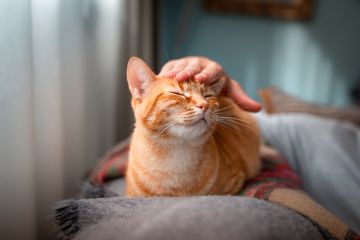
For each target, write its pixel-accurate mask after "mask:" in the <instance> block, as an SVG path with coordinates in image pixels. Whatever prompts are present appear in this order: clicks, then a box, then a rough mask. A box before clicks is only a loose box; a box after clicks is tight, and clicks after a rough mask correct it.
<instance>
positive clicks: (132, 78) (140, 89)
mask: <svg viewBox="0 0 360 240" xmlns="http://www.w3.org/2000/svg"><path fill="white" fill-rule="evenodd" d="M126 75H127V80H128V84H129V89H130V92H131V94H132V95H133V97H134V98H136V99H141V98H142V96H143V94H144V91H145V89H146V88H147V87H148V86H149V84H150V83H151V82H153V81H154V80H155V78H156V76H155V74H154V73H153V71H151V69H150V67H149V66H148V65H147V64H146V63H145V62H144V61H143V60H141V59H140V58H137V57H131V58H130V60H129V62H128V65H127V72H126Z"/></svg>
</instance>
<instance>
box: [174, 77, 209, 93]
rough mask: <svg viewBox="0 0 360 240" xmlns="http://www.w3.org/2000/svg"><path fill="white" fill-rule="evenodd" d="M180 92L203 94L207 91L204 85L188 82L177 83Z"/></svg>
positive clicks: (192, 81)
mask: <svg viewBox="0 0 360 240" xmlns="http://www.w3.org/2000/svg"><path fill="white" fill-rule="evenodd" d="M178 85H179V87H180V89H181V90H183V91H186V92H203V91H205V90H206V89H207V87H206V86H205V84H203V83H199V82H197V81H195V80H189V81H184V82H178Z"/></svg>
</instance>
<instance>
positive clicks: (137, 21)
mask: <svg viewBox="0 0 360 240" xmlns="http://www.w3.org/2000/svg"><path fill="white" fill-rule="evenodd" d="M152 4H153V3H152V1H141V0H135V1H134V0H131V1H130V0H128V1H126V0H101V1H99V0H2V1H0V29H1V31H0V53H1V57H0V109H1V111H0V160H1V162H0V184H1V185H0V186H1V198H0V208H1V213H2V214H1V215H2V216H1V217H2V219H1V220H0V230H1V231H0V232H1V233H2V238H4V239H29V240H31V239H50V238H51V236H52V235H51V234H52V232H51V228H50V227H49V224H50V222H51V218H50V217H49V216H50V211H49V209H50V206H51V204H53V203H54V201H56V200H59V199H63V198H66V197H74V196H76V194H77V193H78V192H79V190H80V185H81V180H82V177H83V176H84V175H85V173H86V171H87V170H88V169H89V168H90V167H91V166H92V165H93V164H94V163H95V162H96V160H97V159H98V158H99V157H101V156H102V155H103V154H104V153H105V151H106V150H107V149H108V148H110V147H111V146H112V145H114V144H115V143H116V142H117V141H119V140H120V139H122V138H124V137H126V136H127V135H128V134H129V133H130V131H131V127H132V126H131V123H132V114H131V110H130V104H129V94H128V92H129V91H128V88H127V83H126V72H125V70H126V63H127V60H128V58H129V56H131V55H137V56H140V57H143V58H145V59H146V60H147V61H148V62H149V63H150V64H153V63H154V61H153V59H154V54H153V52H154V51H153V48H152V46H153V21H152V19H153V15H152V8H153V6H152ZM16 229H21V231H17V230H16Z"/></svg>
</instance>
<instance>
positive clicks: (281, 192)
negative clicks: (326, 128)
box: [90, 139, 360, 240]
mask: <svg viewBox="0 0 360 240" xmlns="http://www.w3.org/2000/svg"><path fill="white" fill-rule="evenodd" d="M128 153H129V139H127V140H125V141H123V142H121V143H120V144H118V145H117V146H116V147H115V148H114V149H112V150H111V151H110V152H108V153H107V154H106V156H105V157H104V158H103V159H102V160H101V161H100V162H99V163H98V164H97V165H96V167H95V168H94V169H93V170H92V172H91V174H90V181H91V183H92V184H95V185H102V184H104V183H105V182H107V181H109V180H112V179H115V178H120V177H124V175H125V171H126V166H127V162H128ZM262 162H263V167H262V171H261V172H260V173H259V175H258V176H257V177H255V178H253V179H251V180H249V181H247V182H246V183H245V185H244V187H243V189H242V190H241V192H240V193H239V195H242V196H248V197H253V198H257V199H262V200H264V201H270V202H273V203H275V204H278V205H281V206H284V207H287V208H289V209H291V210H293V211H295V212H297V213H298V214H301V215H302V216H304V217H305V218H307V219H308V220H309V221H310V222H311V223H312V224H314V225H315V226H316V227H317V229H318V230H319V232H320V233H321V235H322V236H323V238H324V239H329V240H330V239H347V240H351V239H357V240H360V235H358V234H357V233H355V232H354V231H352V230H351V229H350V228H348V227H347V226H346V225H345V224H344V223H343V222H341V221H340V220H339V219H338V218H337V217H336V216H334V215H333V214H332V213H330V212H329V211H328V210H326V209H325V208H324V207H322V206H321V205H319V204H318V203H317V202H315V201H314V200H313V199H312V198H311V197H310V196H309V195H307V194H306V193H305V192H304V191H303V190H302V188H301V181H300V179H299V177H298V175H297V174H296V173H295V172H294V171H293V170H292V169H291V168H290V166H289V165H288V164H287V162H286V161H285V160H284V159H283V158H282V157H281V156H280V155H279V154H267V156H266V157H265V158H263V159H262Z"/></svg>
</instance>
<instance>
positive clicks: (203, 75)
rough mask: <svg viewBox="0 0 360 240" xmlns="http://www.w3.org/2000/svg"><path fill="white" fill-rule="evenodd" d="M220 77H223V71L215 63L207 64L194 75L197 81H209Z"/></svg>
mask: <svg viewBox="0 0 360 240" xmlns="http://www.w3.org/2000/svg"><path fill="white" fill-rule="evenodd" d="M222 77H225V72H224V70H223V68H222V67H221V66H220V65H219V64H217V63H210V64H208V65H207V66H206V67H205V68H204V69H203V70H202V71H201V72H200V73H199V74H196V75H195V79H196V80H197V81H199V82H210V83H211V82H213V81H215V80H218V79H219V78H222Z"/></svg>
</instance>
